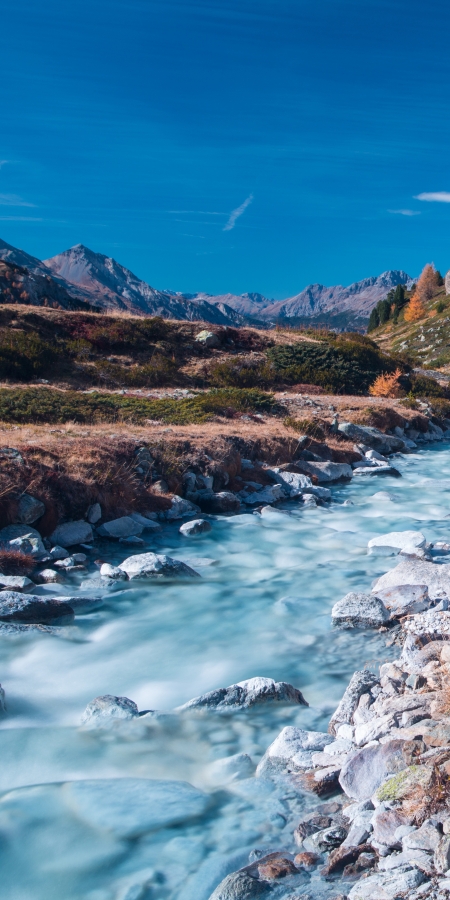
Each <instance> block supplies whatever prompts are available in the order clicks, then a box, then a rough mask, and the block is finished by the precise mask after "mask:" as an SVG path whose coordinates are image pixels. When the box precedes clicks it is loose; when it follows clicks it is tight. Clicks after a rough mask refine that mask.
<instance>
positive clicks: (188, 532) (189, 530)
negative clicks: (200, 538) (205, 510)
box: [178, 519, 211, 537]
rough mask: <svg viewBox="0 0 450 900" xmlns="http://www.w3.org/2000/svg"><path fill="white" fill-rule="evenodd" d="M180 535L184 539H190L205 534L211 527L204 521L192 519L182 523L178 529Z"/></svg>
mask: <svg viewBox="0 0 450 900" xmlns="http://www.w3.org/2000/svg"><path fill="white" fill-rule="evenodd" d="M178 530H179V532H180V534H184V535H185V536H186V537H192V536H195V535H197V534H206V533H207V532H208V531H211V525H210V524H209V522H207V521H206V519H193V520H192V521H191V522H184V523H183V525H181V527H180V528H179V529H178Z"/></svg>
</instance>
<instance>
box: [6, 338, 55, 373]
mask: <svg viewBox="0 0 450 900" xmlns="http://www.w3.org/2000/svg"><path fill="white" fill-rule="evenodd" d="M58 357H59V352H58V350H57V348H56V347H55V346H53V345H52V344H49V343H48V342H47V341H43V340H42V339H41V338H39V337H38V336H37V335H33V334H23V333H21V332H16V333H14V332H13V331H10V332H9V334H7V335H6V334H3V335H2V336H1V338H0V379H2V380H5V381H30V379H31V378H37V377H39V376H41V375H47V374H48V373H49V371H51V369H52V367H53V366H54V364H55V362H56V360H57V359H58Z"/></svg>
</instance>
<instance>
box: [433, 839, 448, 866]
mask: <svg viewBox="0 0 450 900" xmlns="http://www.w3.org/2000/svg"><path fill="white" fill-rule="evenodd" d="M434 865H435V868H436V872H439V873H440V874H441V875H443V874H444V873H445V872H448V870H449V869H450V834H444V836H443V837H442V838H441V839H440V841H439V843H438V845H437V847H436V849H435V851H434Z"/></svg>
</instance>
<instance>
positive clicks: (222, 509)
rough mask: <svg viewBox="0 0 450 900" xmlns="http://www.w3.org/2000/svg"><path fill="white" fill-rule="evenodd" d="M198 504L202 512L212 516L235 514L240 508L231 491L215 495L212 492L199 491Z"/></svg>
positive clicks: (238, 501) (236, 498)
mask: <svg viewBox="0 0 450 900" xmlns="http://www.w3.org/2000/svg"><path fill="white" fill-rule="evenodd" d="M198 502H199V505H200V508H201V510H202V512H206V513H213V514H214V513H215V514H221V513H236V512H239V510H240V508H241V503H240V500H239V497H236V495H235V494H232V493H231V491H219V492H218V493H217V494H215V493H214V491H201V492H200V493H199V500H198ZM196 510H198V507H196Z"/></svg>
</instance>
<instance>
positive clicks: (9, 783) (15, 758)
mask: <svg viewBox="0 0 450 900" xmlns="http://www.w3.org/2000/svg"><path fill="white" fill-rule="evenodd" d="M395 465H396V466H397V468H398V469H399V471H400V472H401V474H402V478H398V479H394V478H386V477H368V478H366V477H364V478H356V477H355V478H354V480H353V481H352V482H351V483H350V484H346V485H342V484H341V485H335V486H333V487H332V494H333V499H332V503H331V504H330V505H329V506H327V507H318V508H303V509H302V507H301V505H299V504H296V503H295V502H291V503H287V502H286V503H285V504H284V507H285V508H284V511H278V512H274V513H273V514H272V515H271V516H267V517H261V516H259V515H256V514H251V513H248V514H247V513H244V514H242V515H237V516H234V517H230V518H226V517H217V518H215V519H214V520H211V521H212V531H211V532H210V533H209V534H205V535H201V536H199V537H197V538H185V537H182V536H181V535H180V534H179V533H178V528H179V525H180V522H178V523H177V522H175V523H173V524H170V525H167V526H165V527H164V528H163V529H162V531H161V533H160V534H159V535H158V536H156V537H155V536H153V535H152V536H150V537H149V538H148V539H147V541H146V544H147V547H146V549H148V550H155V551H156V552H164V553H167V554H168V555H170V556H173V557H175V558H177V559H184V560H185V561H186V562H188V563H189V562H191V564H192V566H193V567H194V568H196V567H197V570H198V572H199V573H201V578H199V579H195V580H194V579H192V580H184V581H181V582H172V583H167V584H166V583H163V582H162V581H161V582H160V581H152V582H149V583H148V584H146V585H145V586H142V584H141V585H140V586H139V587H138V588H134V587H133V588H131V587H129V586H125V587H124V586H123V584H122V585H119V586H118V587H117V588H116V589H115V590H113V591H111V592H110V593H109V594H108V595H107V596H106V598H105V602H104V604H103V606H101V607H100V608H98V609H95V610H94V611H92V612H90V613H89V612H88V613H85V614H83V615H78V616H77V617H76V620H75V625H74V626H72V627H69V626H68V627H66V628H64V629H62V630H61V632H60V633H59V634H58V636H55V635H52V634H39V633H31V634H26V635H17V636H7V635H0V681H1V683H2V685H3V687H4V689H5V691H6V698H7V707H8V709H7V713H6V714H5V715H3V716H2V717H1V719H0V790H1V791H2V792H3V794H2V797H1V799H0V860H1V862H0V866H1V873H2V874H1V881H2V890H1V895H2V898H3V900H81V898H83V900H208V897H209V896H210V893H211V892H212V891H213V889H214V888H215V887H216V885H217V884H218V882H219V881H220V880H221V879H222V878H223V877H224V875H225V874H227V873H228V872H230V871H233V870H234V869H236V868H238V867H240V866H242V865H245V864H246V862H247V861H248V858H249V853H250V852H251V851H252V850H254V849H255V848H258V849H267V848H274V849H280V848H283V849H287V850H294V849H295V845H294V843H293V837H292V833H293V830H294V828H295V825H296V824H297V822H298V819H299V817H300V815H301V813H302V811H304V809H306V808H307V807H310V806H312V805H314V804H315V803H317V802H319V801H317V799H316V798H315V797H314V796H311V795H308V794H305V793H302V791H301V790H300V789H298V788H297V789H295V790H294V789H292V787H291V788H289V786H286V785H284V786H283V787H280V786H275V785H273V784H272V783H271V782H267V781H263V780H262V779H259V778H255V777H254V776H253V768H252V764H253V765H256V764H257V763H258V761H259V759H260V758H261V756H262V755H263V753H264V752H265V750H266V749H267V747H268V745H269V744H270V742H271V741H272V740H273V739H274V738H275V737H276V735H277V734H278V733H279V731H280V730H281V728H282V727H283V726H284V725H298V726H299V727H302V728H307V729H314V730H322V731H326V730H327V725H328V719H329V717H330V714H331V712H332V711H333V710H334V708H335V707H336V705H337V702H338V701H339V699H340V697H341V696H342V694H343V692H344V690H345V687H346V686H347V683H348V681H349V679H350V677H351V675H352V673H353V672H354V671H355V670H356V669H358V668H363V667H364V666H365V665H369V666H370V667H373V666H376V665H377V664H379V663H380V662H382V661H385V660H387V659H391V658H393V657H394V656H395V648H390V647H387V646H386V635H383V634H378V633H373V632H366V633H364V632H351V631H350V632H349V631H338V630H333V629H332V627H331V622H330V610H331V607H332V605H333V604H334V603H335V602H336V600H338V599H340V598H341V597H342V596H344V594H346V593H347V592H348V591H351V590H362V591H366V592H367V591H368V590H370V586H371V584H372V582H373V580H374V579H375V578H376V577H377V576H379V575H380V574H382V573H383V572H385V571H386V570H387V569H388V568H390V567H392V566H393V565H395V563H396V560H395V558H394V557H383V556H380V555H369V554H368V552H367V542H368V540H369V539H370V538H371V537H374V536H375V535H377V534H383V533H386V532H389V531H394V530H395V531H402V530H406V529H414V530H422V531H423V532H424V534H425V535H426V537H427V539H429V540H433V539H434V540H436V539H447V540H448V538H449V537H450V523H449V519H448V517H449V515H450V450H449V449H448V447H447V445H446V444H440V445H432V446H428V447H427V449H426V450H422V451H420V452H417V453H411V454H409V455H407V456H398V457H397V458H396V459H395ZM380 491H382V492H387V493H388V494H389V495H390V497H391V499H387V498H386V497H385V498H384V499H382V498H377V497H375V496H374V495H375V494H376V493H377V492H380ZM344 501H346V503H345V505H344ZM349 501H351V503H349ZM286 513H288V514H286ZM119 548H120V550H119ZM130 552H131V551H130V550H127V551H126V552H125V551H124V548H123V546H121V545H118V544H116V545H114V544H112V543H108V544H106V543H105V544H103V545H101V546H100V547H99V548H97V555H98V554H100V555H101V556H103V557H104V558H107V559H108V561H119V559H123V558H124V557H125V556H127V555H130ZM136 552H142V551H141V550H139V551H136ZM78 589H79V590H80V591H82V590H84V591H86V585H85V584H84V585H83V583H81V582H80V584H79V588H78ZM39 590H40V593H46V594H47V595H50V596H52V595H53V596H54V595H56V593H57V592H59V594H61V595H62V594H64V593H67V589H66V588H63V587H62V586H58V587H57V588H56V590H55V586H51V587H50V586H46V587H45V588H44V587H42V588H40V589H39ZM286 598H287V599H286ZM256 675H262V676H268V677H271V678H274V679H275V680H277V681H287V682H290V683H291V684H293V685H294V686H295V687H297V688H300V690H301V691H302V692H303V694H304V696H305V698H306V700H307V701H308V703H309V708H305V707H302V706H284V705H279V706H278V705H275V706H274V705H271V704H267V705H260V706H258V707H255V708H253V709H250V710H244V711H241V712H236V713H234V714H226V715H224V714H218V713H217V712H216V713H214V712H204V711H203V712H198V711H192V712H191V713H185V714H183V715H167V716H158V717H153V718H152V717H147V718H141V719H135V720H133V721H131V722H124V723H122V724H120V723H119V726H118V727H116V728H112V729H111V728H110V729H103V730H95V731H92V730H91V731H87V730H83V729H80V727H79V723H80V719H81V716H82V713H83V710H84V708H85V706H86V704H87V703H88V702H89V701H90V700H92V699H93V698H94V697H96V696H98V695H102V694H115V695H119V696H126V697H129V698H131V699H132V700H134V701H135V702H136V703H137V705H138V707H139V709H140V710H162V711H170V710H172V709H173V708H174V707H176V706H178V705H179V704H182V703H184V702H186V701H187V700H189V699H190V698H192V697H195V696H197V695H199V694H201V693H204V692H206V691H209V690H212V689H214V688H218V687H225V686H227V685H231V684H233V683H235V682H240V681H242V680H244V679H247V678H251V677H253V676H256ZM242 753H245V754H248V756H249V757H250V759H251V761H252V763H250V762H248V761H247V762H246V763H245V765H246V766H247V769H246V770H245V765H244V770H245V771H244V770H243V771H242V772H241V777H240V778H239V779H235V780H233V781H231V783H226V774H224V769H223V767H222V765H221V764H220V763H219V764H217V763H216V761H217V760H222V759H224V758H226V757H229V756H232V755H235V754H242ZM130 778H139V779H157V780H158V781H159V782H161V781H163V782H166V788H167V790H166V788H165V786H164V784H162V785H161V784H158V786H157V788H156V787H155V790H156V791H157V793H156V794H155V797H156V796H157V798H159V799H157V800H155V802H154V804H153V807H154V808H153V811H151V810H150V811H149V808H147V809H146V813H148V816H149V817H150V818H149V822H148V823H147V825H146V826H145V828H143V829H141V830H139V828H138V829H137V830H136V828H134V826H130V827H128V825H127V824H126V820H127V804H126V801H125V805H123V802H122V807H121V806H120V804H119V806H117V805H116V806H114V804H113V806H112V808H111V810H110V811H109V813H108V814H107V821H104V820H102V818H101V816H100V815H99V812H98V808H97V807H96V801H95V796H94V797H93V798H92V797H91V798H89V797H88V798H86V796H83V792H81V794H80V792H79V791H78V792H77V790H76V785H75V787H74V785H73V784H70V783H71V782H79V781H81V780H85V779H130ZM174 781H175V782H180V781H182V782H189V783H190V784H191V785H193V786H194V787H195V788H197V789H198V791H196V792H193V794H192V796H191V795H189V793H188V789H187V788H184V787H183V786H181V787H180V786H177V785H173V784H171V782H174ZM127 784H129V782H124V786H126V785H127ZM165 790H166V793H165ZM158 792H159V793H158ZM186 792H187V793H186ZM199 792H202V793H201V794H200V793H199ZM80 797H81V799H80ZM130 802H131V801H130ZM177 803H178V806H177ZM196 803H197V806H196V805H195V804H196ZM131 805H132V804H131ZM150 805H151V804H150ZM170 810H172V812H170ZM152 816H153V818H151V817H152ZM121 817H122V820H121ZM144 818H145V815H144ZM150 820H151V821H150ZM124 823H125V824H124ZM149 823H150V824H149ZM325 889H326V886H324V884H322V883H320V879H318V880H317V879H316V882H315V883H311V884H310V886H309V892H310V893H311V894H312V895H313V896H316V895H317V896H319V895H320V892H321V891H322V890H325ZM334 893H335V892H334Z"/></svg>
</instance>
